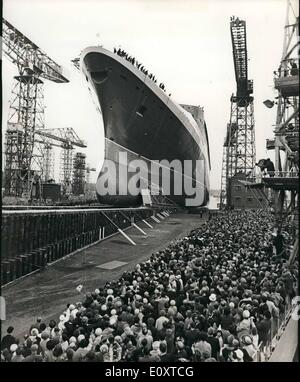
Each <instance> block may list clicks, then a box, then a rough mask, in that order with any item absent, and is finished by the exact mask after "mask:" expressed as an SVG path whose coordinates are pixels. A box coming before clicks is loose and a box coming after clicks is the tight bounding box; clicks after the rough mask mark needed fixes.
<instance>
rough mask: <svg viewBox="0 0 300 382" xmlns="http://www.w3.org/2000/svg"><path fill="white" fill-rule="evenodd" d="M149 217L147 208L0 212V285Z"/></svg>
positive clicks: (150, 214) (150, 212)
mask: <svg viewBox="0 0 300 382" xmlns="http://www.w3.org/2000/svg"><path fill="white" fill-rule="evenodd" d="M156 212H159V211H156ZM153 214H154V211H153V210H152V209H150V208H132V209H130V208H126V209H122V210H120V209H105V210H101V209H93V210H65V211H61V210H53V211H24V212H23V211H22V212H20V211H18V212H11V213H5V212H3V213H2V230H1V254H2V255H1V284H2V285H5V284H7V283H9V282H11V281H13V280H16V279H18V278H20V277H21V276H25V275H27V274H29V273H31V272H33V271H36V270H38V269H43V268H44V267H45V266H46V265H47V264H49V263H52V262H54V261H56V260H58V259H61V258H63V257H64V256H66V255H68V254H71V253H73V252H75V251H77V250H79V249H81V248H84V247H86V246H88V245H91V244H93V243H96V242H98V241H100V240H102V239H105V238H107V237H109V236H111V235H113V234H115V233H117V232H118V231H119V229H120V230H124V229H125V228H127V227H129V226H131V225H132V224H133V223H135V222H139V221H141V220H142V219H147V218H150V217H151V216H152V215H153Z"/></svg>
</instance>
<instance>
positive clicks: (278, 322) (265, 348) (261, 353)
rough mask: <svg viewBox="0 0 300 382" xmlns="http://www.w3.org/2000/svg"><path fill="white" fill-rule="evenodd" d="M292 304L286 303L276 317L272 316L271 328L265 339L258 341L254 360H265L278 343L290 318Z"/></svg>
mask: <svg viewBox="0 0 300 382" xmlns="http://www.w3.org/2000/svg"><path fill="white" fill-rule="evenodd" d="M292 311H293V306H292V304H291V303H287V304H286V305H285V307H284V311H283V312H281V313H280V314H279V317H278V318H272V320H271V328H270V330H269V333H268V339H267V341H266V342H265V343H264V342H260V344H259V345H258V349H257V352H256V355H255V357H254V361H255V362H267V361H268V360H269V359H270V357H271V355H272V353H273V352H274V350H275V348H276V346H277V345H278V343H279V341H280V338H281V336H282V334H283V332H284V330H285V328H286V327H287V324H288V322H289V320H290V318H291V314H292Z"/></svg>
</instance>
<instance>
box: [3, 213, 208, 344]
mask: <svg viewBox="0 0 300 382" xmlns="http://www.w3.org/2000/svg"><path fill="white" fill-rule="evenodd" d="M203 221H204V219H203V218H202V219H201V218H200V217H199V215H197V214H195V215H192V214H190V215H189V214H185V213H178V214H175V215H170V216H169V217H167V218H166V219H164V220H162V221H161V222H160V223H155V222H154V221H153V220H152V219H149V220H148V222H149V223H150V224H151V225H152V227H153V229H151V228H149V227H147V226H146V224H145V223H143V222H139V223H138V226H139V227H140V228H142V229H143V230H144V231H145V232H146V233H147V236H144V235H142V233H141V232H139V231H138V230H137V229H136V228H135V227H131V228H130V229H128V230H127V231H126V234H128V235H129V236H130V238H131V239H133V240H134V241H135V242H136V244H137V245H136V246H133V245H131V244H130V243H129V242H128V241H127V240H126V239H125V238H124V237H123V236H122V235H120V234H118V235H115V236H113V237H111V238H108V239H106V240H104V241H102V242H101V243H98V244H95V245H93V246H91V247H89V248H87V249H84V250H82V251H80V252H78V253H76V254H74V255H72V256H70V257H69V258H67V259H62V260H61V261H59V262H57V263H55V264H53V265H51V266H50V267H48V268H47V269H45V270H44V271H42V272H38V273H36V274H33V275H30V276H28V277H25V278H24V279H22V280H17V281H16V282H15V283H14V284H12V285H8V286H7V287H5V288H3V289H2V295H3V296H4V297H5V300H6V321H3V322H2V334H3V333H5V332H6V329H7V327H8V326H9V325H12V326H14V328H15V331H14V335H15V336H17V337H21V336H23V335H24V334H25V333H27V332H28V329H29V327H30V325H31V324H32V323H33V322H35V320H36V318H37V317H39V316H41V317H42V319H43V321H45V322H46V323H48V322H49V321H50V320H51V319H55V320H56V321H57V320H58V318H59V315H60V314H61V313H62V312H63V311H64V310H65V308H66V304H67V303H75V302H77V301H81V300H82V298H83V296H82V295H81V294H80V293H79V292H78V291H77V290H76V287H77V286H78V285H80V284H81V285H83V289H82V293H86V292H90V291H93V290H95V289H96V288H99V287H102V286H103V285H104V284H105V283H106V282H107V281H112V280H115V279H117V278H119V277H120V276H121V275H122V274H123V272H125V271H127V270H130V269H133V268H134V267H135V266H136V264H138V263H139V262H142V261H145V260H147V259H148V258H149V257H150V256H151V254H152V253H153V252H156V251H158V250H160V249H163V248H165V247H166V246H167V245H168V244H169V243H170V242H171V241H173V240H175V239H177V238H180V237H184V236H185V235H186V234H187V233H188V232H189V231H191V230H192V229H194V228H197V227H199V226H200V225H201V224H202V223H203Z"/></svg>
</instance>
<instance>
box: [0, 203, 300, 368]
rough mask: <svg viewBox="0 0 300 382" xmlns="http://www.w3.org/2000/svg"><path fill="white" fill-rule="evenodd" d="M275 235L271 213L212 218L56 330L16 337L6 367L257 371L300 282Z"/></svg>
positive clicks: (89, 300) (96, 295)
mask: <svg viewBox="0 0 300 382" xmlns="http://www.w3.org/2000/svg"><path fill="white" fill-rule="evenodd" d="M273 225H274V222H273V217H272V216H271V215H270V214H269V213H268V212H267V211H265V210H256V211H254V210H248V211H232V212H225V213H224V214H222V215H220V216H218V215H216V216H213V217H211V218H210V219H208V220H207V221H205V222H204V223H203V224H202V225H201V226H200V228H198V229H196V230H193V231H192V232H190V234H189V235H188V236H186V237H185V238H183V239H179V240H176V241H174V242H172V243H171V244H170V245H169V246H168V247H167V248H165V249H164V250H161V251H159V252H157V253H154V254H152V255H151V257H150V258H149V260H147V261H145V262H143V263H141V264H137V265H136V266H135V269H134V270H132V271H127V272H125V273H123V275H122V276H121V278H120V279H118V280H116V281H113V282H108V283H106V285H105V286H104V287H103V288H98V289H95V290H94V291H93V292H92V293H87V294H86V295H85V298H84V299H83V301H81V302H77V303H74V304H71V303H70V304H68V305H67V306H66V309H65V311H64V312H63V313H62V314H61V316H60V317H59V319H58V320H57V321H55V320H51V321H50V322H47V323H46V322H44V320H43V319H42V318H41V317H39V318H38V319H37V321H36V322H35V323H34V324H33V325H32V326H31V327H30V328H29V332H28V334H27V335H26V336H25V338H24V339H22V341H19V340H18V339H17V338H15V337H14V334H13V331H14V328H13V327H9V328H8V330H7V334H6V335H5V336H4V337H3V338H2V341H1V360H2V361H6V362H42V361H45V362H63V361H65V362H119V361H120V362H122V361H131V362H167V361H168V362H186V361H194V362H253V361H254V360H255V357H256V352H257V349H258V346H262V347H264V346H265V345H267V343H268V341H269V339H270V334H271V330H272V328H274V325H275V326H276V323H277V319H278V317H279V316H280V314H282V312H284V309H285V306H286V304H288V302H289V301H290V300H291V299H292V298H293V296H294V295H295V288H296V280H297V279H298V274H297V264H293V265H288V263H287V260H286V257H287V256H286V254H285V253H284V249H283V250H282V251H280V253H278V251H276V250H275V248H274V246H273V234H272V231H273ZM282 235H283V236H284V237H285V241H286V242H288V241H289V239H290V238H289V234H288V233H287V232H285V229H284V227H283V229H282ZM260 344H262V345H260Z"/></svg>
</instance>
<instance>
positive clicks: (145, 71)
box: [114, 48, 171, 96]
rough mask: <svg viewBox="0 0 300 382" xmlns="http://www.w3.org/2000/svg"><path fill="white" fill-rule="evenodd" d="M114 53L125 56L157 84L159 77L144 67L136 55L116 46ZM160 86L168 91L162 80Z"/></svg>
mask: <svg viewBox="0 0 300 382" xmlns="http://www.w3.org/2000/svg"><path fill="white" fill-rule="evenodd" d="M114 53H116V54H117V55H118V56H120V57H124V58H125V60H127V61H129V62H130V63H131V64H132V65H134V66H136V67H137V68H138V69H139V70H141V72H142V73H144V74H145V75H146V76H148V77H149V78H150V80H152V81H153V82H154V83H156V84H157V79H156V77H155V76H154V74H152V73H149V72H148V70H147V69H146V68H145V67H144V65H142V63H141V62H138V60H137V59H136V58H135V57H133V56H130V55H129V54H128V53H126V52H125V50H123V49H120V48H119V49H116V48H114ZM159 88H160V89H162V90H163V91H164V92H165V91H166V87H165V85H164V84H163V83H162V82H161V83H160V84H159ZM170 95H171V94H169V96H170Z"/></svg>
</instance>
